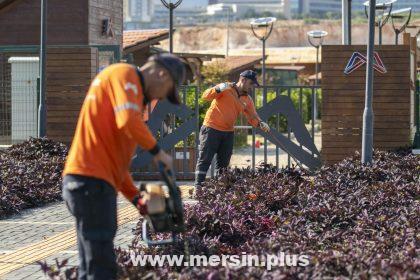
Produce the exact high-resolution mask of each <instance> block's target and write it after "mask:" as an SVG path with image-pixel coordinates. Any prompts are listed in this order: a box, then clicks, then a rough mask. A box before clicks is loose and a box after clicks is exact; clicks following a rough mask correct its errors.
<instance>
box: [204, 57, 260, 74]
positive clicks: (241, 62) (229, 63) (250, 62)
mask: <svg viewBox="0 0 420 280" xmlns="http://www.w3.org/2000/svg"><path fill="white" fill-rule="evenodd" d="M261 60H262V56H228V57H226V58H222V59H215V60H213V61H212V62H211V63H223V64H224V65H226V67H227V69H228V70H229V71H230V72H233V71H235V70H237V69H240V68H244V67H247V66H248V67H250V66H254V65H255V64H258V63H260V61H261Z"/></svg>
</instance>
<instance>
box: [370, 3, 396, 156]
mask: <svg viewBox="0 0 420 280" xmlns="http://www.w3.org/2000/svg"><path fill="white" fill-rule="evenodd" d="M394 2H395V1H394ZM375 4H376V5H375ZM377 5H378V4H377V3H376V0H369V1H368V2H367V5H366V2H365V7H366V6H368V7H369V14H368V19H369V24H368V25H369V33H368V34H369V37H368V45H367V55H366V57H367V65H366V93H365V109H364V111H363V131H362V163H363V164H367V163H371V162H372V155H373V108H372V98H373V49H374V47H375V11H376V6H377Z"/></svg>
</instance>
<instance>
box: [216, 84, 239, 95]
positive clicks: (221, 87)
mask: <svg viewBox="0 0 420 280" xmlns="http://www.w3.org/2000/svg"><path fill="white" fill-rule="evenodd" d="M234 85H235V84H234V83H221V84H218V85H217V86H215V87H214V88H215V89H216V91H217V92H218V93H220V92H222V91H224V90H226V89H228V88H232V87H233V86H234Z"/></svg>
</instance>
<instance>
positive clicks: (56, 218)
mask: <svg viewBox="0 0 420 280" xmlns="http://www.w3.org/2000/svg"><path fill="white" fill-rule="evenodd" d="M179 184H180V185H181V184H183V185H186V184H188V185H192V183H190V182H189V183H185V182H179ZM128 205H130V203H129V202H128V201H127V200H126V199H125V198H122V197H119V199H118V207H119V208H120V209H122V208H124V207H127V206H128ZM136 224H137V221H136V220H134V221H129V222H126V223H124V224H122V225H120V226H119V228H118V232H117V236H116V237H115V240H114V242H115V246H116V247H121V248H128V246H129V245H131V242H132V239H133V237H134V235H133V229H134V228H135V227H136ZM72 228H74V219H73V217H72V216H71V215H70V213H69V212H68V210H67V208H66V206H65V204H64V203H63V202H57V203H52V204H49V205H47V206H44V207H40V208H35V209H29V210H25V211H23V212H22V213H21V214H19V215H16V216H12V217H9V218H7V219H4V220H0V256H2V255H3V256H5V254H7V253H12V252H14V251H16V250H18V249H20V248H22V247H25V246H28V245H30V244H33V243H35V242H39V241H42V240H44V239H45V238H46V237H50V236H54V235H56V234H58V233H61V232H64V231H66V230H69V229H72ZM56 259H58V260H59V261H62V260H64V259H68V263H67V266H69V267H72V266H76V265H77V264H78V256H77V246H70V247H69V248H66V249H64V250H62V251H60V252H58V253H55V254H53V255H51V256H49V257H47V258H45V259H44V260H42V261H47V263H50V264H53V263H55V260H56ZM5 264H7V263H0V268H1V266H2V265H5ZM0 279H6V280H20V279H31V280H32V279H33V280H37V279H47V277H46V276H45V275H44V274H43V272H42V271H41V269H40V266H39V265H38V264H36V263H31V264H26V265H24V266H23V267H21V268H19V269H16V270H14V271H12V272H10V273H8V274H6V275H3V276H0Z"/></svg>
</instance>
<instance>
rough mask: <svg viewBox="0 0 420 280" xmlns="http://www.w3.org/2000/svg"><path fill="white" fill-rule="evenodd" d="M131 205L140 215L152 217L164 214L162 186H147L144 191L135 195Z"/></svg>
mask: <svg viewBox="0 0 420 280" xmlns="http://www.w3.org/2000/svg"><path fill="white" fill-rule="evenodd" d="M132 203H133V204H134V206H136V208H137V209H138V210H139V212H140V214H141V215H143V216H145V215H153V214H160V213H163V212H165V208H166V202H165V192H164V191H163V189H162V186H160V185H156V184H147V185H146V187H145V190H144V191H141V192H140V194H139V195H137V196H136V197H135V198H134V199H133V201H132Z"/></svg>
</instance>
